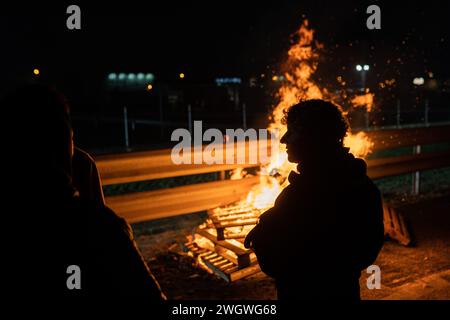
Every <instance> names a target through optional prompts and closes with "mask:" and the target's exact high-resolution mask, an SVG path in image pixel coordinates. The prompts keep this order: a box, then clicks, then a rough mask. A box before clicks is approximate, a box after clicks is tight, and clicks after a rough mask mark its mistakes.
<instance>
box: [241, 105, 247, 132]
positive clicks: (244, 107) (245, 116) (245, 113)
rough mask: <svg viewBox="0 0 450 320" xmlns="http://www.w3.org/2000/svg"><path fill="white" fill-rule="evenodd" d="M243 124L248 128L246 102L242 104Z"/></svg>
mask: <svg viewBox="0 0 450 320" xmlns="http://www.w3.org/2000/svg"><path fill="white" fill-rule="evenodd" d="M242 126H243V127H244V130H247V110H246V105H245V103H243V104H242Z"/></svg>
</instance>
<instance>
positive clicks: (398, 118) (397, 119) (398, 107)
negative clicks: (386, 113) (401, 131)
mask: <svg viewBox="0 0 450 320" xmlns="http://www.w3.org/2000/svg"><path fill="white" fill-rule="evenodd" d="M396 110H397V115H396V123H397V127H400V99H397V106H396Z"/></svg>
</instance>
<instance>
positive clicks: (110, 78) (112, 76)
mask: <svg viewBox="0 0 450 320" xmlns="http://www.w3.org/2000/svg"><path fill="white" fill-rule="evenodd" d="M116 79H117V74H115V73H110V74H109V75H108V80H111V81H113V80H116Z"/></svg>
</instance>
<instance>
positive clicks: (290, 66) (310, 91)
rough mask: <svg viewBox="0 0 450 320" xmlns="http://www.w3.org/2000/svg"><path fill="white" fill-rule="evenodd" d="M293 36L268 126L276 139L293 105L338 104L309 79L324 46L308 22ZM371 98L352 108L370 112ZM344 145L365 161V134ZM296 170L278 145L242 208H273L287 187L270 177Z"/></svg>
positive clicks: (368, 95) (369, 145) (348, 138)
mask: <svg viewBox="0 0 450 320" xmlns="http://www.w3.org/2000/svg"><path fill="white" fill-rule="evenodd" d="M296 35H297V36H298V41H297V42H296V43H294V44H293V45H292V46H291V48H290V49H289V51H288V58H287V61H286V63H285V68H286V70H287V71H286V72H285V73H284V77H285V79H286V81H285V82H284V83H283V85H282V86H281V87H280V88H279V89H278V92H277V97H278V99H279V102H278V104H277V105H276V106H275V108H274V109H273V111H272V114H271V115H270V117H269V119H270V120H271V122H270V124H269V127H268V129H269V130H270V131H272V132H277V138H278V139H280V138H281V137H282V136H283V135H284V134H285V133H286V131H287V127H286V125H285V124H284V123H283V122H282V119H283V117H284V114H285V112H286V111H287V110H288V109H289V108H290V107H291V106H293V105H294V104H297V103H298V102H300V101H302V100H308V99H326V100H330V101H332V102H333V103H335V104H337V103H336V101H335V100H336V97H334V96H333V95H332V94H330V93H329V92H328V91H327V90H326V89H324V88H320V87H319V86H318V85H317V83H316V82H315V81H314V80H313V79H312V76H313V74H314V73H315V71H316V70H317V67H318V58H319V53H318V51H320V49H322V48H323V46H322V44H320V43H318V42H315V41H314V30H312V29H310V28H309V24H308V20H304V21H303V23H302V25H301V26H300V28H299V30H298V31H297V32H296ZM373 98H374V95H373V94H372V93H366V94H364V95H362V96H356V97H354V98H353V99H352V101H351V102H352V107H358V106H365V107H366V108H367V110H368V111H371V110H372V108H373V105H374V101H373ZM344 145H345V146H346V147H349V148H350V152H351V153H353V154H354V155H355V156H357V157H365V156H366V155H367V154H369V153H370V152H371V151H372V147H373V143H372V142H371V141H370V140H369V138H368V137H367V135H366V134H365V133H364V132H358V133H357V134H352V133H351V132H348V133H347V136H346V137H345V139H344ZM295 167H296V164H294V163H290V162H289V161H288V160H287V153H286V147H285V145H283V144H279V152H275V153H274V154H271V159H270V162H269V164H268V165H265V166H263V167H262V168H261V171H260V176H261V178H260V184H258V185H256V186H255V187H254V188H252V189H251V191H250V192H249V193H248V195H247V197H246V199H245V201H243V202H242V204H243V205H247V206H248V205H252V206H253V207H255V208H257V209H267V208H270V207H271V206H273V204H274V202H275V199H276V198H277V197H278V195H279V194H280V193H281V191H282V190H283V189H284V188H285V187H286V186H287V185H288V184H289V183H288V181H287V179H280V178H278V179H277V178H275V177H272V176H270V174H271V173H272V172H273V171H274V170H276V172H277V173H278V174H279V175H280V176H281V177H282V178H286V177H287V175H288V174H289V172H290V171H291V170H295ZM236 175H239V173H238V172H237V171H235V175H234V178H236Z"/></svg>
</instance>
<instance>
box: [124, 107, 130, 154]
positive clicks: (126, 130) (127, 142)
mask: <svg viewBox="0 0 450 320" xmlns="http://www.w3.org/2000/svg"><path fill="white" fill-rule="evenodd" d="M123 129H124V133H125V147H126V148H127V149H128V148H129V147H130V141H129V139H128V111H127V107H123Z"/></svg>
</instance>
